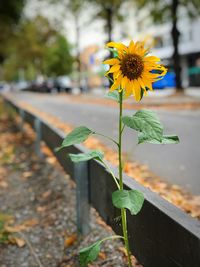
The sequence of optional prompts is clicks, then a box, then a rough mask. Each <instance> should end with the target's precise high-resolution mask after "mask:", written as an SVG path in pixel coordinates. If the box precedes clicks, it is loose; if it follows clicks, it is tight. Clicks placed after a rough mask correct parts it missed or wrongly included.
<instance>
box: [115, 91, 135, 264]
mask: <svg viewBox="0 0 200 267" xmlns="http://www.w3.org/2000/svg"><path fill="white" fill-rule="evenodd" d="M119 100H120V101H119V141H118V144H119V149H118V155H119V186H120V190H123V175H122V132H123V125H122V104H123V92H122V91H121V92H119ZM121 217H122V230H123V236H124V243H125V247H126V251H127V254H128V266H129V267H132V263H131V254H130V249H129V241H128V233H127V221H126V209H125V208H122V209H121Z"/></svg>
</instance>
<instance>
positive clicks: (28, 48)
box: [3, 16, 73, 80]
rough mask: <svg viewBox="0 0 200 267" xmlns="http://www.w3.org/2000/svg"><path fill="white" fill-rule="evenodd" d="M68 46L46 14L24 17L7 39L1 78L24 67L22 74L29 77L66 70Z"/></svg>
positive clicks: (69, 63) (69, 65) (69, 58)
mask: <svg viewBox="0 0 200 267" xmlns="http://www.w3.org/2000/svg"><path fill="white" fill-rule="evenodd" d="M70 49H71V47H70V45H69V43H68V42H67V40H66V38H65V37H64V36H63V35H62V34H61V33H59V32H58V31H57V30H56V29H55V28H54V27H53V26H52V25H51V24H50V22H49V21H48V20H47V19H46V18H44V17H42V16H37V17H35V18H33V19H25V20H24V21H23V22H21V24H20V25H19V27H18V31H17V32H16V34H15V37H14V38H13V39H12V40H10V45H9V46H8V53H7V59H6V60H5V62H4V65H3V68H4V79H6V80H12V79H14V78H17V77H18V72H19V70H24V74H25V78H26V79H31V80H32V79H35V78H36V76H37V74H46V75H47V76H54V75H64V74H69V73H70V72H71V70H72V63H73V57H72V56H71V52H70Z"/></svg>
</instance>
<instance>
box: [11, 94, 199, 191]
mask: <svg viewBox="0 0 200 267" xmlns="http://www.w3.org/2000/svg"><path fill="white" fill-rule="evenodd" d="M15 97H16V99H20V100H23V101H26V102H27V103H29V104H31V105H33V106H34V107H36V108H39V109H40V110H42V111H44V112H47V113H49V114H52V115H54V116H57V117H58V118H59V119H61V120H63V121H64V122H67V123H69V124H71V125H74V126H80V125H85V126H87V127H89V128H91V129H93V130H95V131H98V132H101V133H104V134H107V135H112V137H114V138H117V134H118V132H117V120H118V111H117V109H115V108H113V107H109V106H100V105H92V104H80V103H73V102H70V101H66V98H67V97H64V98H63V97H62V96H57V95H42V96H41V95H39V94H36V93H18V94H16V96H15ZM131 113H133V111H130V110H125V111H124V114H131ZM158 114H159V117H160V119H161V121H162V122H163V124H164V127H165V133H166V134H177V135H178V136H179V138H180V144H178V145H152V144H142V145H139V146H136V134H135V133H134V131H131V130H129V129H126V131H125V133H124V141H123V150H124V151H125V152H128V154H129V156H130V158H132V159H136V160H138V161H140V162H141V163H145V164H148V165H149V167H150V169H151V170H152V171H154V172H155V173H156V174H158V175H159V176H160V177H161V178H162V179H163V180H165V181H167V182H170V183H173V184H178V185H180V186H182V187H184V188H185V189H186V190H188V191H190V192H192V193H194V194H200V111H173V112H170V111H159V112H158ZM101 140H102V141H104V143H106V144H107V145H110V146H112V147H113V145H112V144H111V143H110V142H108V141H107V140H105V139H102V138H101Z"/></svg>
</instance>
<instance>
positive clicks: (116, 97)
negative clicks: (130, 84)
mask: <svg viewBox="0 0 200 267" xmlns="http://www.w3.org/2000/svg"><path fill="white" fill-rule="evenodd" d="M105 97H106V98H109V99H112V100H114V101H116V102H117V103H119V102H120V98H119V92H118V90H114V91H109V92H108V93H107V94H106V95H105ZM123 99H125V94H124V92H123Z"/></svg>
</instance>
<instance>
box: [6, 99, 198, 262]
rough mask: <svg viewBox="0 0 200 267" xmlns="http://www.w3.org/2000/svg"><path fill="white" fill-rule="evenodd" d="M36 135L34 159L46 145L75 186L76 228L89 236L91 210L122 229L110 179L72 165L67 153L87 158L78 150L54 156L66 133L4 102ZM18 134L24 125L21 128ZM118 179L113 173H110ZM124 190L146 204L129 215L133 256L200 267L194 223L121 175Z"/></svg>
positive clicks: (98, 169) (99, 169)
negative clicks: (135, 193)
mask: <svg viewBox="0 0 200 267" xmlns="http://www.w3.org/2000/svg"><path fill="white" fill-rule="evenodd" d="M4 100H5V102H6V103H7V105H10V106H11V107H12V108H14V109H15V110H16V111H17V112H18V113H19V115H21V116H22V119H23V121H24V122H27V123H29V124H30V125H31V126H32V127H33V128H34V129H35V131H36V133H37V138H36V146H35V148H36V153H37V154H38V155H39V156H41V153H40V150H39V142H40V141H44V142H45V143H46V144H47V146H48V147H49V148H50V149H51V150H52V152H53V153H54V154H55V156H56V158H57V160H58V161H59V163H60V164H61V165H62V166H63V168H64V169H65V170H66V172H67V173H68V174H69V175H70V176H71V177H72V179H74V180H75V181H76V184H77V189H76V190H77V222H78V230H79V231H80V232H82V233H83V234H85V233H87V232H88V231H89V206H90V205H92V206H93V207H94V208H95V209H96V210H97V211H98V213H99V214H100V216H101V217H102V218H103V219H104V221H105V222H106V223H107V224H108V225H110V226H111V227H112V228H113V230H114V231H115V232H116V233H117V234H120V233H121V227H120V225H119V222H118V221H117V220H116V218H117V217H118V216H119V214H120V213H119V210H117V209H116V208H114V207H113V205H112V200H111V195H112V192H113V191H114V190H115V189H116V188H115V184H114V182H113V179H112V178H111V175H110V174H109V173H108V172H107V171H106V170H105V168H104V167H103V165H101V164H100V163H99V162H97V161H95V160H91V161H89V162H84V163H81V164H78V165H76V164H74V163H72V162H71V161H70V159H69V158H67V157H66V154H67V153H80V152H85V148H84V147H83V146H81V145H75V146H71V147H69V148H66V149H65V150H62V151H61V152H59V153H55V151H54V149H55V148H56V147H58V146H60V144H61V142H62V140H63V138H64V136H65V135H64V133H63V132H62V131H60V130H59V129H56V128H55V127H53V126H52V125H50V124H49V123H48V122H46V121H44V120H43V119H41V118H39V117H37V116H36V115H34V114H32V113H30V112H28V111H26V110H23V109H21V108H20V107H19V106H18V105H17V104H15V103H14V102H12V101H10V100H8V99H5V98H4ZM21 128H22V124H21ZM113 171H114V172H115V173H117V169H115V168H113ZM124 183H125V187H127V188H129V189H136V190H140V191H142V192H143V194H144V196H145V201H144V205H143V208H142V210H141V212H140V213H139V214H138V215H137V216H131V215H130V214H128V217H127V221H128V229H129V240H130V247H131V251H132V253H133V254H134V255H135V256H136V257H137V258H138V260H139V261H140V262H141V263H142V264H143V266H145V267H199V266H200V222H199V221H197V220H196V219H193V218H192V217H190V216H189V215H187V214H186V213H184V212H183V211H181V210H180V209H178V208H176V207H175V206H174V205H172V204H170V203H169V202H167V201H165V200H164V199H163V198H161V197H160V196H159V195H157V194H156V193H153V192H151V191H150V190H149V189H147V188H145V187H143V186H142V185H140V184H138V183H137V182H136V181H135V180H134V179H132V178H130V177H128V176H126V175H124Z"/></svg>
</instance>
